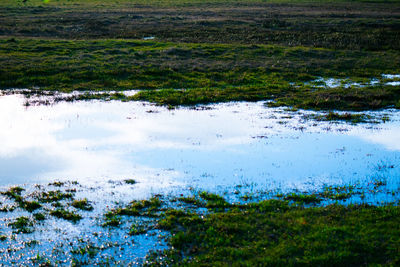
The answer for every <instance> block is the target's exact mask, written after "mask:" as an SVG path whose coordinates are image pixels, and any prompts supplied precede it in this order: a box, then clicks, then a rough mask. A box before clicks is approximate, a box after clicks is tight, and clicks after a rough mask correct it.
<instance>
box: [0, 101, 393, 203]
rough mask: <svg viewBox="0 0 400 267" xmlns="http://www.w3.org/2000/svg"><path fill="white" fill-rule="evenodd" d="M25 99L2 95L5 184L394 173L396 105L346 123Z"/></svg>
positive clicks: (163, 184)
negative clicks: (375, 119) (381, 116)
mask: <svg viewBox="0 0 400 267" xmlns="http://www.w3.org/2000/svg"><path fill="white" fill-rule="evenodd" d="M24 103H25V99H24V98H23V97H22V96H19V95H9V96H3V97H1V98H0V125H2V130H1V132H0V140H2V146H1V147H0V168H1V170H2V171H1V173H0V185H2V186H9V185H12V184H30V183H43V182H49V181H54V180H55V179H57V180H71V179H73V180H77V181H79V182H81V183H83V184H88V183H96V182H98V181H108V180H121V179H124V178H133V179H135V180H137V181H138V182H140V184H141V187H142V189H143V190H144V191H146V190H147V191H149V190H150V191H151V192H155V191H158V190H166V189H168V188H170V187H171V188H172V187H177V186H178V187H179V186H184V187H188V186H191V187H201V188H204V189H209V190H216V189H217V188H226V187H230V186H235V185H238V184H244V183H255V184H257V185H259V186H266V185H268V186H279V187H301V186H304V185H305V184H307V183H308V184H309V183H310V182H311V183H314V184H321V183H340V182H344V183H348V182H352V181H355V180H360V179H361V180H363V179H368V178H371V177H375V176H377V175H378V176H379V175H383V174H382V168H380V166H382V165H388V166H389V165H394V166H395V167H394V168H392V169H389V170H386V172H385V173H384V175H385V176H387V177H389V178H390V179H396V178H398V177H399V174H400V168H399V164H398V163H399V158H400V143H399V142H398V140H399V137H400V122H399V118H400V113H399V112H397V111H387V112H386V113H389V114H390V117H391V121H390V122H387V123H385V124H360V125H349V124H344V123H339V124H333V123H329V122H315V121H310V120H304V119H303V115H304V113H307V112H296V113H293V112H286V111H284V110H283V109H279V108H266V107H265V105H263V103H261V102H259V103H230V104H219V105H209V106H207V108H205V109H202V110H199V109H197V110H195V109H188V108H180V109H176V110H167V109H166V108H164V107H156V106H153V105H149V104H144V103H139V102H129V103H122V102H99V101H93V102H74V103H65V102H61V103H57V104H54V105H51V106H29V107H25V106H24ZM308 113H309V112H308ZM371 114H374V113H371ZM375 114H377V113H375ZM379 169H380V171H378V170H379ZM142 193H143V194H144V195H146V192H142Z"/></svg>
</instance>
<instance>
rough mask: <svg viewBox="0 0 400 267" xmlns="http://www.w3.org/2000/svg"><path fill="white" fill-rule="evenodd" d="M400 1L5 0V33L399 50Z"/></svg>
mask: <svg viewBox="0 0 400 267" xmlns="http://www.w3.org/2000/svg"><path fill="white" fill-rule="evenodd" d="M398 4H399V1H397V0H392V1H382V0H377V1H368V0H365V1H344V0H330V1H316V0H311V1H310V0H296V1H293V0H275V1H263V0H240V1H239V0H229V1H221V0H206V1H200V0H170V1H164V0H150V1H144V0H141V1H131V0H122V1H116V0H115V1H105V0H90V1H89V0H83V1H78V0H58V1H49V2H48V3H43V1H41V0H27V1H26V3H22V1H14V0H4V1H1V3H0V14H2V18H1V20H0V22H1V25H2V27H1V30H0V35H2V36H7V37H9V36H12V37H35V38H37V37H41V38H48V37H51V38H54V37H56V38H62V39H90V38H102V39H110V38H124V39H142V38H144V37H148V36H155V37H156V38H157V39H159V40H161V41H169V42H189V43H245V44H278V45H285V46H308V47H325V48H332V49H356V50H360V49H362V50H396V49H399V47H400V41H399V39H398V36H399V28H398V25H399V16H398V15H399V11H398V9H396V8H395V7H396V6H397V5H398Z"/></svg>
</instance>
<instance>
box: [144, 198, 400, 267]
mask: <svg viewBox="0 0 400 267" xmlns="http://www.w3.org/2000/svg"><path fill="white" fill-rule="evenodd" d="M296 198H297V197H296ZM305 198H306V197H301V199H302V200H304V199H305ZM310 198H312V199H315V198H314V197H313V196H310ZM399 212H400V209H399V207H398V206H391V205H388V206H382V207H375V206H368V205H349V206H342V205H337V204H334V205H328V206H319V207H308V208H306V207H304V206H303V205H294V204H290V202H288V201H286V200H265V201H260V202H257V203H251V204H248V205H242V204H234V205H232V206H231V207H230V208H229V210H225V211H214V212H211V213H208V214H206V215H200V214H198V213H196V212H194V213H193V212H187V211H183V210H175V209H172V210H169V211H167V212H165V213H164V215H163V217H162V219H161V220H160V222H159V227H160V228H161V229H166V230H169V231H171V236H170V239H169V243H170V245H171V246H172V248H171V249H170V250H168V251H166V252H164V253H159V254H157V253H156V254H154V255H151V256H150V257H149V260H150V262H152V263H155V262H156V263H157V264H162V265H169V266H180V265H185V266H207V265H213V266H222V265H224V266H225V265H237V266H259V265H262V266H281V265H289V266H301V265H308V266H338V265H344V266H353V265H360V264H362V265H384V266H386V265H387V266H393V265H397V264H399V263H400V257H399V255H400V254H399V253H398V252H399V251H398V247H399V244H400V238H399V233H400V228H399V227H398V225H399V222H400V221H399V216H398V215H399ZM160 259H161V262H160Z"/></svg>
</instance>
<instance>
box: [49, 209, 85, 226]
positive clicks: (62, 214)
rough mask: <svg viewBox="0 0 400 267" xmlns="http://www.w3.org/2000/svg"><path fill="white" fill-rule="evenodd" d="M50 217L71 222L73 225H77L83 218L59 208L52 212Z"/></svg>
mask: <svg viewBox="0 0 400 267" xmlns="http://www.w3.org/2000/svg"><path fill="white" fill-rule="evenodd" d="M50 215H52V216H54V217H57V218H60V219H64V220H67V221H71V222H73V223H77V222H79V221H80V220H81V219H82V216H81V215H80V214H77V213H74V212H72V211H68V210H65V209H63V208H57V209H55V210H51V211H50Z"/></svg>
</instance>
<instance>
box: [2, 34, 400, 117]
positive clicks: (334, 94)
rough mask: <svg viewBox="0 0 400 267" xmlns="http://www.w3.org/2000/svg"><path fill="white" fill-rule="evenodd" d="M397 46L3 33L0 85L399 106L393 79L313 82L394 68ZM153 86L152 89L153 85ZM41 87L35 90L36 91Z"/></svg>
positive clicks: (174, 100) (195, 98)
mask: <svg viewBox="0 0 400 267" xmlns="http://www.w3.org/2000/svg"><path fill="white" fill-rule="evenodd" d="M399 62H400V53H399V52H397V51H386V52H372V51H350V50H333V49H320V48H318V49H317V48H306V47H283V46H270V45H267V46H266V45H256V46H254V45H239V44H182V43H181V44H173V43H162V42H145V41H131V40H80V41H63V40H37V39H18V40H16V42H9V41H7V40H0V63H1V64H0V87H1V88H3V89H7V88H34V87H35V86H38V87H39V88H40V90H53V91H54V90H57V91H67V92H69V91H72V90H84V91H86V90H88V91H104V90H106V91H107V90H117V91H121V90H129V89H141V90H143V91H141V92H139V93H138V94H136V95H134V96H132V97H126V96H124V95H123V94H119V93H114V94H113V93H111V94H110V93H103V94H100V95H90V94H86V95H82V96H78V97H75V98H78V99H93V98H100V99H119V100H124V101H127V100H145V101H151V102H154V103H158V104H162V105H171V106H177V105H194V104H205V103H215V102H226V101H243V100H246V101H258V100H274V101H275V102H273V103H270V105H275V106H276V105H285V106H294V107H297V108H307V109H338V110H365V109H379V108H384V107H399V106H400V91H399V87H398V86H388V85H383V84H379V85H377V86H373V87H363V88H353V87H352V88H343V87H338V88H315V87H313V86H311V85H310V84H307V83H304V82H307V81H312V80H314V79H316V78H317V77H336V78H348V79H353V80H365V79H368V78H371V77H380V75H381V74H382V73H398V72H399V70H400V63H399ZM155 89H157V90H155ZM40 90H39V92H40Z"/></svg>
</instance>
